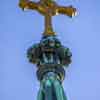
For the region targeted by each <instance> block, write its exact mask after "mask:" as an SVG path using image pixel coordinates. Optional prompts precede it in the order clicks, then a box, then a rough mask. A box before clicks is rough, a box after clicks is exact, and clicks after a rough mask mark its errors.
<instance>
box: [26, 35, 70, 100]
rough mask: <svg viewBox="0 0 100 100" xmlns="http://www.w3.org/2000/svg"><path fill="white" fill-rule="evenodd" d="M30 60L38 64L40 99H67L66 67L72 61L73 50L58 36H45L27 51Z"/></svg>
mask: <svg viewBox="0 0 100 100" xmlns="http://www.w3.org/2000/svg"><path fill="white" fill-rule="evenodd" d="M27 55H28V58H29V61H30V62H31V63H33V64H37V67H38V69H37V77H38V80H39V81H40V83H41V85H40V90H39V93H38V100H66V96H65V93H64V90H63V87H62V81H63V80H64V78H65V70H64V67H65V66H68V65H69V64H70V63H71V59H70V58H71V56H72V55H71V52H70V51H69V48H66V47H64V46H63V45H62V44H61V42H60V41H59V40H58V39H57V38H56V36H47V37H43V38H42V39H41V41H40V43H38V44H35V45H33V46H32V47H31V48H29V49H28V52H27Z"/></svg>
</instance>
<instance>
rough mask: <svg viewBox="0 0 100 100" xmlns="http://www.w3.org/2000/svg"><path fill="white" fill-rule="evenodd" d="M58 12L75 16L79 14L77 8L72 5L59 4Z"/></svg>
mask: <svg viewBox="0 0 100 100" xmlns="http://www.w3.org/2000/svg"><path fill="white" fill-rule="evenodd" d="M57 13H58V14H64V15H67V16H69V17H73V16H75V15H76V14H77V11H76V8H73V7H72V6H69V7H63V6H58V7H57Z"/></svg>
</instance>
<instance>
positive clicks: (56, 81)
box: [19, 0, 77, 100]
mask: <svg viewBox="0 0 100 100" xmlns="http://www.w3.org/2000/svg"><path fill="white" fill-rule="evenodd" d="M19 7H20V8H22V9H23V10H24V9H32V10H36V11H38V12H39V13H40V14H42V15H43V16H44V17H45V30H44V32H43V34H42V39H41V40H40V42H39V43H37V44H34V45H32V46H31V47H30V48H29V49H28V51H27V57H28V59H29V61H30V62H31V63H33V64H36V65H37V78H38V80H39V81H40V89H39V92H38V96H37V100H67V98H66V95H65V92H64V89H63V87H62V82H63V80H64V78H65V70H64V67H68V65H69V64H70V63H71V56H72V54H71V52H70V50H69V48H68V47H65V46H63V45H62V44H61V42H60V40H59V39H58V38H57V36H56V33H55V32H54V31H53V28H52V22H51V21H52V16H55V15H58V14H64V15H67V16H69V17H72V16H75V15H76V13H77V11H76V8H73V7H72V6H69V7H63V6H59V5H58V4H57V3H56V2H55V1H53V0H40V1H39V2H33V1H28V0H20V2H19Z"/></svg>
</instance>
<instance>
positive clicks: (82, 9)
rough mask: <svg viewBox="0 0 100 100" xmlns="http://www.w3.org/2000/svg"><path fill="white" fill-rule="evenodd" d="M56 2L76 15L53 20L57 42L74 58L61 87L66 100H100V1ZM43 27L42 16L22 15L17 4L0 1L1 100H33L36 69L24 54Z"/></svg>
mask: <svg viewBox="0 0 100 100" xmlns="http://www.w3.org/2000/svg"><path fill="white" fill-rule="evenodd" d="M35 1H38V0H35ZM56 1H57V2H58V3H59V4H61V5H65V6H66V5H70V4H72V5H74V6H75V7H76V8H77V9H78V11H79V15H78V16H77V17H74V18H73V19H70V18H68V17H67V16H64V15H59V16H55V17H53V27H54V30H55V32H56V33H57V34H58V38H59V39H60V40H61V41H62V43H63V44H64V45H65V46H68V47H69V48H70V49H71V51H72V54H73V56H72V64H71V65H70V66H69V68H68V69H66V79H65V81H64V83H63V86H64V89H65V92H66V95H67V97H68V100H100V77H99V76H100V11H99V10H100V0H56ZM43 24H44V21H43V16H40V14H38V13H37V12H36V11H25V12H23V11H22V10H21V9H20V8H19V7H18V0H1V1H0V100H36V95H37V92H38V89H39V82H38V81H37V78H36V75H35V72H36V66H35V65H32V64H30V63H29V62H28V59H27V57H26V51H27V49H28V48H29V47H30V46H31V45H32V44H34V43H37V42H39V40H40V39H41V36H42V32H43V30H44V26H43Z"/></svg>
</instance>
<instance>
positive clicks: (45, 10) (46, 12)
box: [19, 0, 77, 36]
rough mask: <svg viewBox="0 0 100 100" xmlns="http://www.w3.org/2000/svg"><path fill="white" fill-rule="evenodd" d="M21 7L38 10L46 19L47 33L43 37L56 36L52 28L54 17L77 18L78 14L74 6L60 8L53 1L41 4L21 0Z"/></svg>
mask: <svg viewBox="0 0 100 100" xmlns="http://www.w3.org/2000/svg"><path fill="white" fill-rule="evenodd" d="M19 6H20V7H21V8H22V9H23V10H24V9H31V10H36V11H38V12H39V13H40V14H42V15H43V16H44V17H45V31H44V33H43V35H45V36H50V35H55V32H54V31H53V28H52V16H55V15H58V14H64V15H67V16H69V17H72V16H75V15H76V13H77V11H76V8H73V7H72V6H68V7H64V6H59V5H58V4H57V3H56V2H55V1H53V0H40V1H39V2H33V1H28V0H20V2H19Z"/></svg>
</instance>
